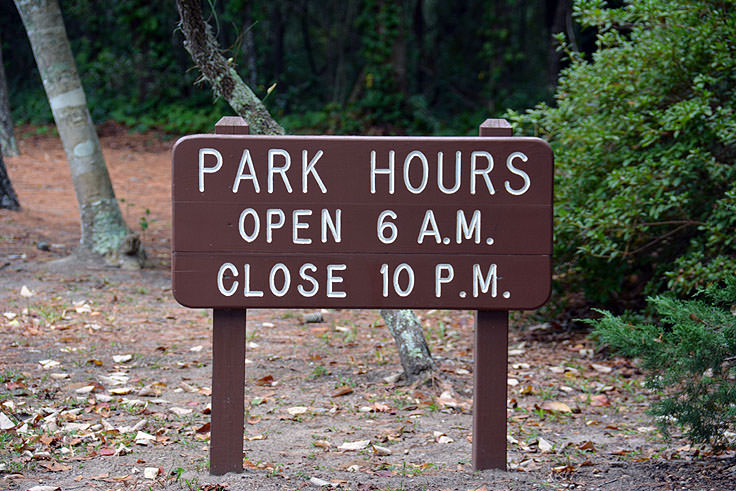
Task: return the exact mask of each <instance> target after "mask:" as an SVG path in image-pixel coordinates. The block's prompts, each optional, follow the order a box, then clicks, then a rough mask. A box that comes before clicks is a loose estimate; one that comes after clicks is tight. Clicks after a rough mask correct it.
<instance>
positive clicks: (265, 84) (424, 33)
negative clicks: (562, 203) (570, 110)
mask: <svg viewBox="0 0 736 491" xmlns="http://www.w3.org/2000/svg"><path fill="white" fill-rule="evenodd" d="M211 4H212V5H213V6H214V11H213V10H211V8H210V5H209V4H208V3H207V2H203V8H204V9H205V16H207V17H208V20H209V22H210V24H211V25H213V27H214V29H215V30H216V35H217V38H218V41H219V43H220V46H222V47H223V48H226V49H227V52H226V53H225V56H226V57H227V58H228V59H229V62H230V63H232V64H233V65H235V66H236V68H237V70H238V72H239V73H240V74H241V76H242V77H243V79H244V80H245V82H246V83H248V84H249V85H250V86H251V88H252V89H253V90H254V91H255V92H256V94H257V95H258V96H259V97H261V98H265V102H266V105H267V106H268V107H269V109H270V110H271V111H272V113H273V114H274V115H275V116H276V118H277V119H278V120H279V121H280V122H282V123H284V124H285V125H286V126H287V128H288V130H290V131H299V130H301V131H309V132H331V133H357V132H362V133H366V132H370V133H376V134H389V133H425V134H426V133H428V132H433V133H440V132H447V133H454V134H457V133H458V132H459V131H463V132H469V131H474V130H473V128H475V126H477V121H479V120H482V119H483V118H485V117H488V116H494V115H499V114H500V113H502V112H504V111H505V110H506V109H508V108H516V109H521V108H525V107H530V106H532V105H534V104H535V103H537V102H539V101H540V100H549V99H550V98H551V95H552V91H553V88H554V85H555V82H556V78H557V74H558V72H559V69H560V65H561V58H560V53H558V52H557V51H556V49H555V42H554V40H553V34H554V33H557V32H566V33H567V34H568V37H569V38H570V39H574V40H577V39H578V38H579V35H578V36H576V33H575V32H574V29H573V23H572V18H571V10H572V7H571V1H570V0H536V1H522V0H498V1H494V2H487V1H479V0H473V1H463V2H450V1H434V0H401V1H396V2H393V1H392V2H388V1H381V0H339V1H338V0H331V1H319V2H318V1H309V0H301V1H265V0H254V1H245V0H236V1H229V2H225V1H222V0H220V1H214V2H211ZM61 9H62V12H63V15H64V18H65V22H66V24H67V29H68V32H69V37H70V40H71V44H72V50H73V52H74V54H75V57H76V60H77V64H78V66H79V71H80V74H81V77H82V81H83V84H84V86H85V90H86V92H87V95H88V99H89V106H90V110H91V111H92V113H93V118H94V120H95V121H104V120H110V119H112V120H117V121H120V122H123V123H126V124H128V125H130V126H134V127H140V128H146V127H151V126H158V127H163V128H164V129H167V130H169V131H172V132H176V133H181V132H190V131H197V130H204V129H207V128H211V126H212V124H213V122H214V121H216V119H217V117H219V115H222V114H223V113H226V112H228V110H227V108H226V106H225V104H223V103H222V102H221V101H219V102H217V103H216V104H214V105H213V101H212V98H211V95H210V91H209V90H208V88H206V87H198V86H196V84H195V82H196V79H197V76H198V74H197V71H196V70H193V69H192V63H191V59H190V58H189V56H188V54H187V53H186V52H185V51H184V48H183V47H182V33H181V32H180V31H179V30H178V28H177V23H178V15H177V12H176V7H175V4H174V2H143V1H141V0H121V1H116V2H87V1H81V0H61ZM0 32H3V55H4V61H5V66H6V71H7V74H8V80H9V85H10V87H11V89H10V90H11V104H12V107H13V108H14V111H15V113H14V116H15V119H16V120H17V121H20V122H23V121H27V122H34V123H42V122H46V121H50V119H51V114H50V110H49V109H48V105H47V103H46V100H45V97H44V95H43V91H42V89H41V84H40V80H39V79H38V75H37V71H36V68H35V64H34V62H33V57H32V56H31V53H30V46H29V45H28V42H27V40H26V36H25V32H23V28H22V25H21V23H20V21H19V18H18V14H17V12H16V11H15V9H14V7H13V4H12V2H6V3H3V5H2V6H0Z"/></svg>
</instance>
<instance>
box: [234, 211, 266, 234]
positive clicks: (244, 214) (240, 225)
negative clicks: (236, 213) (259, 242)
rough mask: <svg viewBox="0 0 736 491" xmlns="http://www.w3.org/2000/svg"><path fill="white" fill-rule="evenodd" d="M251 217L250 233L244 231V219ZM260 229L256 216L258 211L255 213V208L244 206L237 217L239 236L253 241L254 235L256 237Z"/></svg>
mask: <svg viewBox="0 0 736 491" xmlns="http://www.w3.org/2000/svg"><path fill="white" fill-rule="evenodd" d="M249 215H250V216H252V217H253V232H251V233H250V234H249V233H247V232H246V231H245V219H246V217H248V216H249ZM260 230H261V220H260V219H259V218H258V213H256V210H254V209H253V208H246V209H245V210H243V212H242V213H241V214H240V218H239V219H238V231H239V232H240V236H241V237H242V238H243V240H245V241H246V242H253V241H254V240H256V237H258V232H260Z"/></svg>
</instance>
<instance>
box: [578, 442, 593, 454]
mask: <svg viewBox="0 0 736 491" xmlns="http://www.w3.org/2000/svg"><path fill="white" fill-rule="evenodd" d="M578 449H579V450H589V451H591V452H595V446H594V445H593V442H591V441H590V440H588V441H586V442H583V443H581V444H580V445H578Z"/></svg>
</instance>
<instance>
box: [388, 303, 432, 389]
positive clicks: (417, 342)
mask: <svg viewBox="0 0 736 491" xmlns="http://www.w3.org/2000/svg"><path fill="white" fill-rule="evenodd" d="M381 317H383V320H385V321H386V325H388V328H389V330H390V331H391V335H392V336H393V337H394V341H395V342H396V348H397V349H398V351H399V359H400V360H401V366H402V367H403V368H404V376H406V378H407V380H409V381H413V380H416V379H417V378H420V377H421V376H423V375H424V374H426V373H428V372H430V371H432V370H433V369H434V368H435V365H434V361H432V354H431V353H430V352H429V346H427V340H426V339H425V338H424V332H423V331H422V325H421V324H420V323H419V319H418V318H417V316H416V314H414V312H412V311H411V310H388V309H383V310H381Z"/></svg>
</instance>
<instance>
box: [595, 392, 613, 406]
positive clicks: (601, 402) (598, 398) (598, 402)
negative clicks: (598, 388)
mask: <svg viewBox="0 0 736 491" xmlns="http://www.w3.org/2000/svg"><path fill="white" fill-rule="evenodd" d="M590 405H591V406H593V407H604V406H610V405H611V401H609V400H608V396H606V395H605V394H598V395H595V396H593V397H591V398H590Z"/></svg>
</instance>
